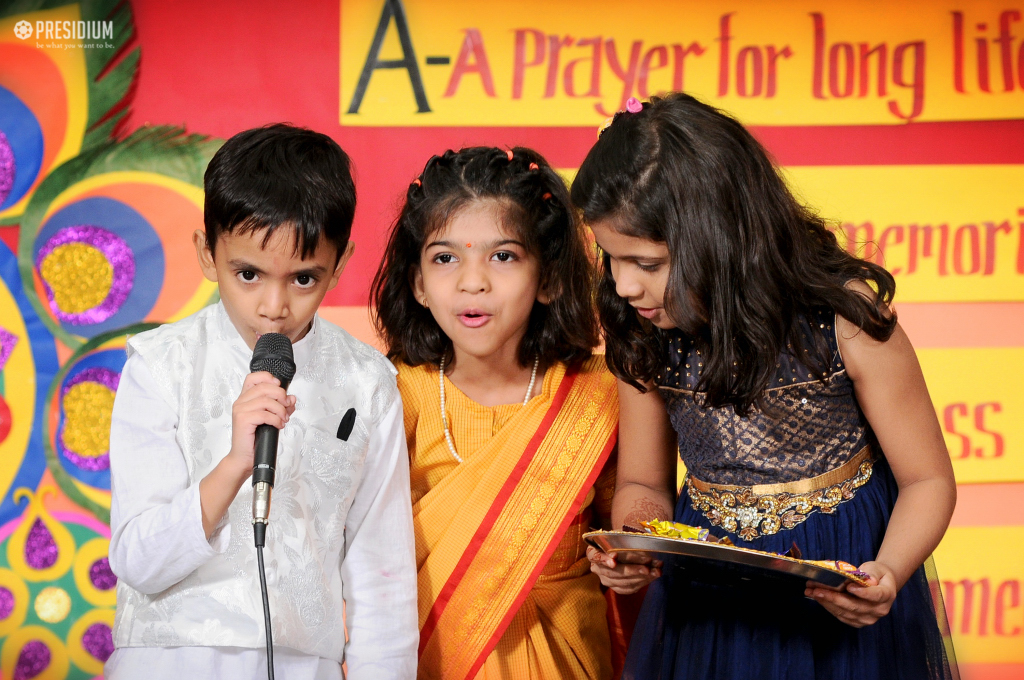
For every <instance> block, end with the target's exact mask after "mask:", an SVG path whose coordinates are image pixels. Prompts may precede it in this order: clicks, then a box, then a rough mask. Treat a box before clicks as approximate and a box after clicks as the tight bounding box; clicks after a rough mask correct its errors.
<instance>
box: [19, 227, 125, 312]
mask: <svg viewBox="0 0 1024 680" xmlns="http://www.w3.org/2000/svg"><path fill="white" fill-rule="evenodd" d="M72 243H81V244H84V245H88V246H92V247H93V248H96V250H98V251H100V252H101V253H103V256H104V257H105V258H106V259H107V262H109V263H110V266H111V267H112V268H113V270H114V280H113V281H112V282H111V284H110V292H109V293H107V296H106V297H105V298H104V299H103V301H102V302H100V304H98V305H96V306H95V307H93V308H91V309H87V310H85V311H84V312H65V311H64V310H63V309H61V308H60V306H59V305H58V304H57V299H56V296H55V295H54V293H53V289H52V288H51V287H50V284H49V283H47V282H46V280H45V279H43V278H42V276H41V275H40V279H41V280H42V281H43V286H44V287H45V289H46V296H47V298H48V300H49V303H50V310H51V311H53V313H54V315H55V316H56V317H57V318H58V319H59V320H60V321H62V322H64V323H69V324H72V325H76V326H77V325H82V324H96V323H100V322H102V321H106V320H107V319H109V318H110V317H112V316H113V315H114V314H116V313H117V311H118V310H119V309H121V305H123V304H124V302H125V300H127V299H128V294H129V293H131V292H132V286H133V285H134V283H135V257H134V256H133V255H132V251H131V248H129V247H128V244H127V243H125V241H124V239H122V238H121V237H120V236H118V235H117V234H115V233H113V232H111V231H107V230H106V229H102V228H100V227H95V226H92V225H74V226H70V227H64V228H63V229H60V230H59V231H57V233H56V234H54V235H53V236H51V237H50V238H49V240H47V242H46V243H45V244H43V247H42V248H41V249H40V250H39V254H38V255H37V256H36V271H37V272H40V271H42V266H43V261H44V260H45V259H46V257H47V256H48V255H49V254H50V253H52V252H53V251H54V250H56V249H57V248H59V247H60V246H63V245H68V244H72Z"/></svg>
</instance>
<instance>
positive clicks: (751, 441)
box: [656, 311, 871, 486]
mask: <svg viewBox="0 0 1024 680" xmlns="http://www.w3.org/2000/svg"><path fill="white" fill-rule="evenodd" d="M809 318H810V319H812V321H811V322H810V323H805V324H804V333H805V338H806V340H805V346H806V347H813V346H814V345H813V339H812V335H811V334H812V329H811V323H813V324H815V325H817V326H818V331H819V332H821V333H822V334H823V335H824V337H825V339H826V342H827V344H828V347H829V351H830V356H831V367H830V368H831V374H830V375H829V377H828V378H826V379H825V380H824V382H822V381H820V380H818V379H817V378H815V376H814V375H813V373H812V372H811V370H810V369H809V368H808V367H807V365H806V362H801V361H800V360H799V359H798V358H797V357H795V356H793V354H792V353H790V352H788V351H787V352H784V353H783V354H782V355H781V356H780V357H779V361H778V363H777V365H776V371H775V375H774V376H773V378H772V381H771V385H770V386H769V388H768V389H767V390H766V391H765V394H764V398H763V402H764V405H765V408H764V409H763V410H761V409H756V408H755V409H754V410H752V411H751V412H750V414H749V415H748V416H747V417H742V418H741V417H740V416H738V415H736V411H735V410H734V409H733V407H732V406H724V407H721V408H707V407H704V406H701V405H700V403H699V402H700V394H699V393H696V392H695V391H694V388H695V387H696V385H697V381H698V380H699V378H700V372H701V369H702V368H703V363H704V362H703V357H702V356H701V354H700V352H699V351H698V350H697V349H696V348H695V347H694V346H693V344H692V342H691V341H690V340H689V339H688V338H687V337H685V336H684V335H682V334H681V333H678V332H676V333H673V334H672V335H671V336H670V339H669V341H668V342H667V351H668V360H667V363H666V367H665V369H664V370H663V372H662V374H661V375H660V376H659V377H658V378H657V380H656V382H657V384H658V387H659V391H660V392H661V396H662V398H663V399H664V400H665V404H666V406H667V408H668V413H669V418H670V420H671V421H672V427H673V428H674V429H675V431H676V435H677V437H678V443H679V455H680V457H681V458H682V460H683V463H684V464H685V465H686V468H687V470H688V471H689V472H690V473H691V474H692V475H694V476H695V477H697V478H698V479H701V480H703V481H705V482H711V483H713V484H736V485H743V486H750V485H754V484H776V483H785V482H793V481H796V480H799V479H805V478H808V477H814V476H816V475H820V474H823V473H825V472H828V471H829V470H832V469H834V468H837V467H839V466H840V465H842V464H843V463H845V462H847V461H848V460H850V459H851V458H853V456H855V455H856V454H857V453H858V452H859V451H860V450H861V449H862V448H864V446H865V445H867V443H868V442H869V440H870V439H871V433H870V429H869V426H868V423H867V420H866V419H865V418H864V414H863V413H862V412H861V410H860V407H859V406H858V404H857V400H856V398H855V397H854V393H853V382H852V381H851V380H850V378H849V376H847V374H846V369H845V368H844V365H843V362H842V357H841V356H840V354H839V346H838V343H837V341H836V335H835V314H834V313H832V312H827V311H822V312H819V313H816V314H813V315H811V316H810V317H809ZM695 396H696V399H695ZM769 413H770V414H772V415H768V414H769ZM773 416H775V417H773Z"/></svg>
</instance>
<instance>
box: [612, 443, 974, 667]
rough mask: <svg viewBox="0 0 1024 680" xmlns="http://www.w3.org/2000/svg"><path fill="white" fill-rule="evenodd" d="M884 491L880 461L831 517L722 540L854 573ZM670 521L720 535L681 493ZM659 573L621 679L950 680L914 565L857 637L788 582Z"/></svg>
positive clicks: (875, 530)
mask: <svg viewBox="0 0 1024 680" xmlns="http://www.w3.org/2000/svg"><path fill="white" fill-rule="evenodd" d="M896 494H897V486H896V481H895V479H894V478H893V476H892V472H891V470H890V469H889V466H888V464H887V463H886V462H885V460H884V459H881V460H879V461H877V462H876V464H875V467H874V472H873V474H872V476H871V479H870V480H869V481H868V483H867V484H865V485H864V486H863V487H861V488H860V489H858V490H857V492H856V494H855V496H854V497H853V499H851V500H849V501H847V502H845V503H843V504H842V505H840V506H839V507H838V508H836V511H835V512H834V513H833V514H823V513H820V512H818V513H815V514H813V515H811V516H810V517H808V518H807V519H806V520H805V521H804V522H802V523H800V524H798V525H797V526H796V527H794V528H793V529H790V530H786V531H780V532H779V533H777V534H775V535H772V536H762V537H760V538H758V539H756V540H754V541H750V542H748V541H743V540H742V539H740V538H739V537H738V536H736V535H735V534H728V535H729V538H730V539H732V541H733V542H734V543H735V544H736V545H738V546H742V547H749V548H754V549H756V550H765V551H769V552H780V553H781V552H785V551H786V550H788V549H789V548H790V547H791V545H792V544H793V543H796V545H797V546H798V547H799V548H800V550H801V551H802V553H803V557H804V558H805V559H812V560H822V559H840V560H843V561H846V562H849V563H851V564H854V565H859V564H862V563H864V562H867V561H870V560H873V559H874V558H875V555H876V553H877V552H878V548H879V547H880V546H881V544H882V538H883V536H884V534H885V528H886V526H887V525H888V522H889V515H890V513H891V512H892V508H893V505H894V504H895V502H896ZM675 520H676V521H677V522H682V523H684V524H689V525H692V526H702V527H707V528H709V529H710V530H711V532H712V533H713V534H714V535H716V536H722V535H726V533H727V532H725V531H724V530H722V529H721V528H719V527H715V526H712V525H711V524H710V523H709V522H708V520H707V518H705V517H704V515H703V514H702V513H701V512H700V511H698V510H696V509H694V508H693V507H692V505H691V504H690V498H689V495H688V494H687V493H686V492H685V490H684V491H683V492H682V493H681V494H680V497H679V502H678V503H677V505H676V513H675ZM663 571H664V573H663V575H662V577H661V578H660V579H658V580H657V581H655V582H654V583H652V584H651V586H650V588H649V589H648V593H647V597H646V599H645V600H644V605H643V608H642V609H641V612H640V618H639V620H638V621H637V625H636V628H635V630H634V632H633V637H632V642H631V644H630V648H629V653H628V655H627V658H626V665H625V671H624V673H623V676H622V677H623V678H624V679H628V680H655V679H660V680H683V679H686V678H694V679H700V680H711V679H722V680H724V679H730V680H739V679H741V678H750V679H751V680H753V679H755V678H756V679H757V680H771V679H778V680H803V679H805V678H806V679H810V678H814V679H817V680H846V679H848V680H871V679H874V678H893V679H894V680H895V679H899V680H918V679H922V680H923V679H927V680H940V679H941V680H948V679H950V678H954V677H956V675H955V674H956V665H955V661H954V660H953V659H952V658H951V654H947V647H946V646H945V643H946V642H948V640H947V641H944V640H943V637H942V635H941V633H940V631H939V625H938V617H937V615H936V606H935V604H934V603H933V601H932V596H931V590H930V588H929V585H928V579H927V577H926V576H925V571H924V568H921V569H918V570H917V572H916V573H915V574H914V576H913V577H912V578H911V579H910V580H909V581H908V582H907V583H906V585H904V586H903V589H902V590H900V592H899V594H898V595H897V597H896V600H895V602H894V603H893V606H892V609H891V611H890V612H889V614H888V615H887V616H885V617H883V618H882V619H880V620H879V621H878V622H877V623H875V624H874V625H871V626H867V627H864V628H859V629H858V628H852V627H850V626H847V625H846V624H843V623H841V622H840V621H839V620H838V619H836V618H835V617H833V616H832V615H831V614H829V613H828V612H827V611H826V610H825V609H824V608H823V607H822V606H821V605H819V604H818V603H817V602H814V601H812V600H809V599H807V598H806V597H804V595H803V587H802V586H800V585H799V584H796V585H795V586H794V585H792V584H790V585H789V586H786V585H783V584H772V583H771V582H768V583H764V582H756V583H755V582H750V583H749V584H743V583H742V582H739V583H737V582H729V583H718V584H714V583H709V582H707V581H705V580H700V581H695V580H694V577H693V573H694V572H693V570H692V568H691V569H682V568H680V567H679V565H674V564H672V563H671V562H670V561H669V562H667V563H666V566H665V569H664V570H663ZM940 611H941V605H940ZM949 651H950V652H951V648H950V650H949Z"/></svg>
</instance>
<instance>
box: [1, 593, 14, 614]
mask: <svg viewBox="0 0 1024 680" xmlns="http://www.w3.org/2000/svg"><path fill="white" fill-rule="evenodd" d="M13 611H14V593H12V592H11V591H10V590H8V589H7V588H4V587H3V586H0V621H3V620H4V619H6V618H7V617H8V616H10V615H11V612H13Z"/></svg>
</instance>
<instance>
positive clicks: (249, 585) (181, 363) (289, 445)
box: [106, 126, 418, 680]
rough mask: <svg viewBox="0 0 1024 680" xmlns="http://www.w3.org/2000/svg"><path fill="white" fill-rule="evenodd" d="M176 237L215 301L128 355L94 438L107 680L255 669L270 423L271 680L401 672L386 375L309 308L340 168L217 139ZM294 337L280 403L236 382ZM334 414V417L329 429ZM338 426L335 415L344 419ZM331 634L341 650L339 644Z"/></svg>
mask: <svg viewBox="0 0 1024 680" xmlns="http://www.w3.org/2000/svg"><path fill="white" fill-rule="evenodd" d="M205 184H206V194H207V205H206V215H205V217H206V219H205V221H206V231H205V233H204V232H197V233H196V235H195V236H194V242H195V245H196V249H197V254H198V256H199V262H200V266H201V267H202V269H203V271H204V274H206V276H207V277H209V278H210V279H211V280H215V281H217V282H218V283H219V287H220V293H221V302H220V303H218V304H216V305H212V306H210V307H207V308H206V309H204V310H202V311H200V312H198V313H196V314H194V315H192V316H190V317H188V318H186V319H183V320H181V321H179V322H177V323H174V324H168V325H165V326H161V327H160V328H158V329H155V330H153V331H149V332H147V333H143V334H140V335H138V336H135V337H134V338H132V339H131V340H130V341H129V343H128V360H127V362H126V363H125V366H124V370H123V371H122V374H121V381H120V385H119V388H118V392H117V397H116V399H115V403H114V412H113V418H112V426H111V439H110V458H111V490H112V502H111V542H110V564H111V568H112V569H113V571H114V573H115V574H116V575H117V576H118V578H119V582H118V592H117V614H116V619H115V624H114V644H115V647H116V649H115V651H114V653H113V655H112V656H111V657H110V659H109V660H108V662H107V666H106V675H107V677H108V679H109V678H114V679H115V680H116V679H117V678H143V677H144V678H146V679H147V680H159V679H160V678H164V677H166V678H172V677H173V678H181V677H185V678H188V679H189V680H200V679H202V678H256V677H261V676H263V675H265V673H266V670H265V666H266V653H265V651H264V644H265V638H264V635H265V630H264V624H263V608H262V602H261V599H260V587H259V580H258V573H257V566H256V552H255V548H254V547H253V534H252V525H251V506H252V487H251V485H250V483H249V475H250V473H251V468H252V458H253V437H254V432H255V428H256V426H257V425H260V424H270V425H273V426H275V427H279V428H281V434H280V443H279V452H278V458H277V479H276V484H275V487H274V496H273V505H272V508H271V514H270V523H269V528H268V532H267V540H266V549H265V559H266V571H267V587H268V593H269V598H270V611H271V614H272V630H273V637H274V652H275V654H274V661H275V664H274V665H275V669H276V672H277V674H278V677H281V678H287V679H288V680H292V679H303V678H310V679H317V680H320V679H327V678H341V677H342V662H345V663H346V665H347V669H348V677H349V678H353V679H358V678H368V677H373V678H413V677H415V668H416V646H417V643H418V631H417V614H416V572H415V560H414V548H413V537H412V522H411V509H410V501H409V481H408V456H407V453H406V445H405V436H404V429H403V420H402V404H401V399H400V398H399V395H398V391H397V388H396V384H395V371H394V368H393V367H392V366H391V364H390V363H388V361H387V360H386V359H385V358H384V357H383V356H382V355H380V354H379V353H378V352H376V351H375V350H374V349H372V348H370V347H369V346H367V345H365V344H363V343H361V342H359V341H357V340H355V339H354V338H352V337H351V336H350V335H348V334H347V333H346V332H345V331H344V330H342V329H340V328H338V327H337V326H334V325H333V324H330V323H329V322H326V321H324V320H322V319H320V318H319V317H318V316H316V309H317V307H318V306H319V304H320V302H321V301H322V300H323V297H324V295H325V294H326V292H327V290H329V289H330V288H332V287H333V286H334V285H335V284H336V283H337V280H338V277H339V276H340V274H341V271H342V269H343V268H344V266H345V263H346V262H347V260H348V257H349V256H350V255H351V252H352V246H351V244H350V243H349V242H348V235H349V230H350V227H351V222H352V214H353V210H354V204H355V194H354V188H353V187H352V180H351V175H350V173H349V167H348V158H347V156H345V155H344V152H343V151H341V149H340V148H339V147H338V146H337V145H336V144H335V143H334V142H333V141H331V140H330V139H329V138H327V137H325V136H323V135H318V134H316V133H313V132H310V131H308V130H300V129H297V128H291V127H287V126H271V127H268V128H261V129H258V130H250V131H247V132H244V133H241V134H239V135H236V136H235V137H233V138H232V139H231V140H229V141H228V142H227V143H226V144H225V145H224V147H222V149H221V150H220V151H218V153H217V155H215V156H214V159H213V160H212V161H211V163H210V167H209V168H208V170H207V174H206V182H205ZM270 332H275V333H283V334H285V335H287V336H288V337H289V338H290V339H291V340H292V342H293V350H294V355H295V364H296V369H297V371H296V374H295V378H294V379H293V380H292V383H291V385H290V387H289V389H288V392H287V393H285V390H283V389H282V388H281V387H280V384H279V383H278V381H277V380H276V379H275V378H273V377H272V376H270V374H268V373H250V372H249V360H250V358H251V355H252V347H253V346H254V345H255V342H256V339H257V338H258V337H259V335H260V334H262V333H270ZM350 411H354V415H355V419H354V421H353V419H352V416H351V415H349V416H348V417H346V414H348V413H349V412H350ZM343 421H344V423H343ZM346 630H347V633H348V639H347V641H346Z"/></svg>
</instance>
